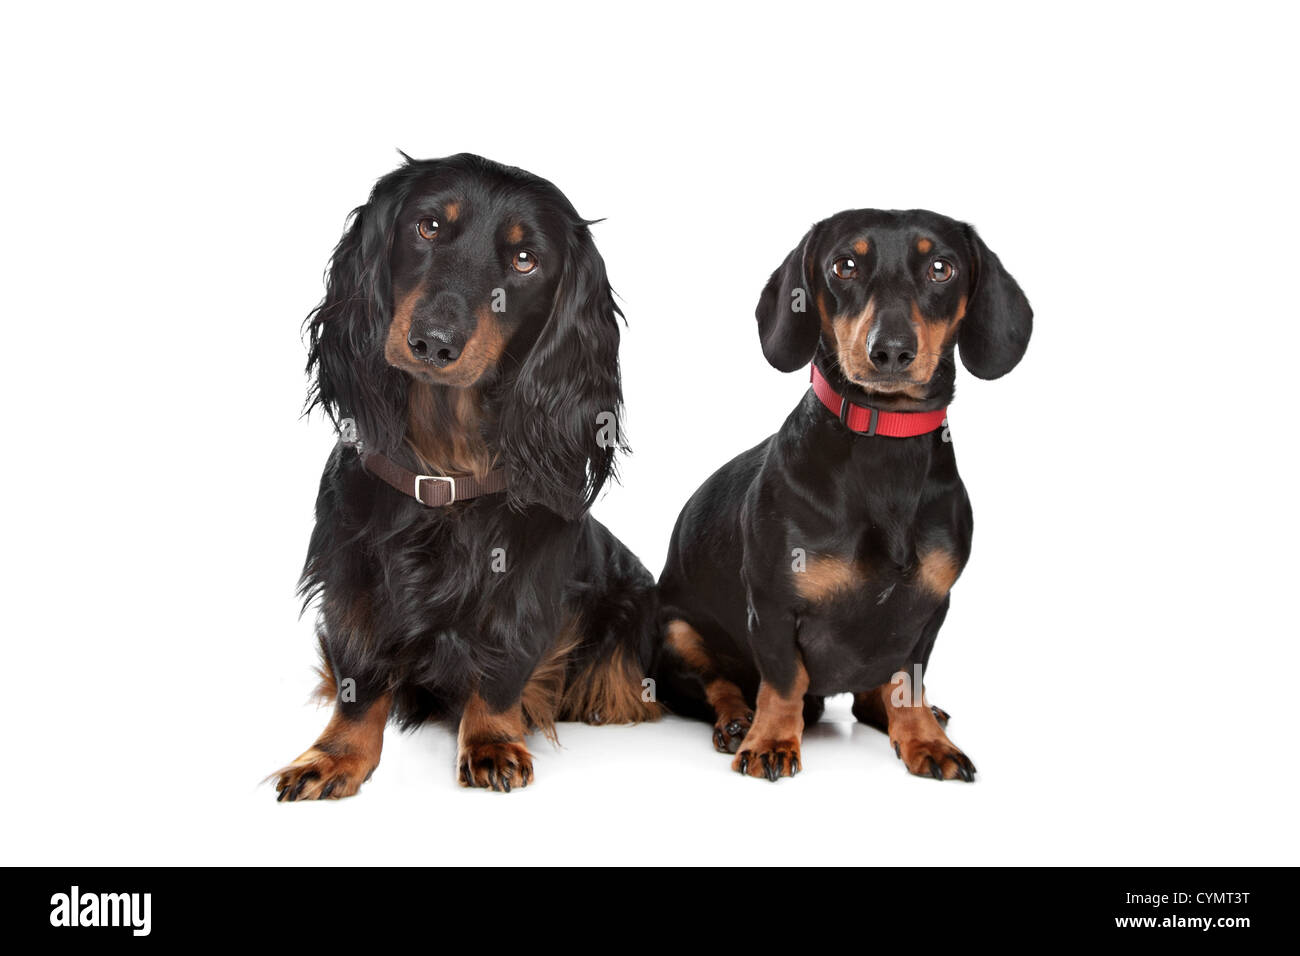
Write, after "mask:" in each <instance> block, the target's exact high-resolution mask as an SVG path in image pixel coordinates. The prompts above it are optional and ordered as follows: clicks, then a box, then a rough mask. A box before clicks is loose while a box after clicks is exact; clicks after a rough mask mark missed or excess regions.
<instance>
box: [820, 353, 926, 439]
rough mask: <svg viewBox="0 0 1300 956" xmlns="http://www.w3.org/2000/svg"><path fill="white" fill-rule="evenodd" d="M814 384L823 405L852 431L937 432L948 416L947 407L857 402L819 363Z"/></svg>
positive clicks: (906, 435) (894, 435) (895, 435)
mask: <svg viewBox="0 0 1300 956" xmlns="http://www.w3.org/2000/svg"><path fill="white" fill-rule="evenodd" d="M812 387H813V391H814V392H816V393H817V397H818V398H820V399H821V400H822V404H823V405H825V406H826V407H827V408H828V409H830V411H831V413H832V414H835V415H838V416H839V419H840V421H841V422H843V423H844V425H845V427H846V428H848V429H849V431H853V432H857V433H858V434H859V435H884V436H887V437H889V438H913V437H915V436H917V435H927V434H929V433H930V432H932V431H937V430H938V429H940V428H942V427H943V423H944V422H945V421H946V420H947V418H948V409H946V408H940V409H938V410H937V411H933V412H882V411H881V410H880V409H878V408H869V407H868V406H866V405H855V404H854V403H853V402H850V401H849V400H848V399H847V398H843V397H842V396H841V395H840V393H839V392H837V391H835V387H834V386H833V385H831V383H830V382H828V381H826V376H825V375H823V374H822V371H821V369H819V368H818V367H817V366H816V364H814V365H813V367H812Z"/></svg>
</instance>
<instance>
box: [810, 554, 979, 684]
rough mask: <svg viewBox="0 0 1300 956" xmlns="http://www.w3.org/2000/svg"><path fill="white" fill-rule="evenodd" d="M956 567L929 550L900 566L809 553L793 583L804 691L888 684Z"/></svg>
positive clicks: (935, 608) (919, 637) (914, 646)
mask: <svg viewBox="0 0 1300 956" xmlns="http://www.w3.org/2000/svg"><path fill="white" fill-rule="evenodd" d="M960 570H961V566H960V563H959V562H958V559H957V557H956V556H955V555H954V554H953V553H952V551H951V550H949V549H945V548H938V547H936V548H931V549H929V550H926V551H923V552H922V553H920V554H918V555H917V556H916V558H915V559H914V560H913V561H911V562H910V563H909V564H908V565H907V566H905V567H899V566H897V565H894V564H885V563H883V562H878V563H872V562H869V561H864V560H860V559H848V558H842V557H835V556H833V555H827V554H812V555H809V556H808V558H807V564H806V567H805V569H804V570H803V571H802V572H798V571H795V572H794V573H795V574H796V575H798V574H803V575H806V577H804V578H802V579H799V578H796V582H795V587H796V590H797V592H798V593H799V594H800V596H801V597H802V598H803V602H804V603H803V611H802V613H801V615H800V623H799V648H800V651H801V653H802V654H803V659H804V666H805V667H806V668H807V669H808V674H809V678H810V680H811V687H810V688H809V690H810V692H811V693H814V694H835V693H843V692H846V691H864V690H869V689H871V688H872V687H876V686H878V685H880V684H883V683H887V682H888V681H889V680H890V679H891V677H892V676H893V674H894V673H895V672H896V671H898V670H899V669H901V668H903V667H905V666H906V665H907V664H908V662H909V658H910V657H911V656H912V655H913V654H914V653H915V652H916V651H917V649H918V645H919V644H920V643H921V641H922V637H923V635H924V633H925V630H926V625H927V624H929V623H930V621H931V620H932V619H933V617H934V616H935V613H936V612H937V611H938V609H939V607H940V605H941V604H942V603H943V601H944V599H945V598H946V597H947V594H948V590H949V589H950V588H951V586H952V582H953V581H954V580H955V579H956V577H957V574H958V573H960Z"/></svg>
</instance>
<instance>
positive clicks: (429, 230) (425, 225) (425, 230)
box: [416, 216, 438, 239]
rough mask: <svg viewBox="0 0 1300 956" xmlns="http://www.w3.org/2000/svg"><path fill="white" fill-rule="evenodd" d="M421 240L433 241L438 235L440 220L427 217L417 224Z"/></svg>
mask: <svg viewBox="0 0 1300 956" xmlns="http://www.w3.org/2000/svg"><path fill="white" fill-rule="evenodd" d="M416 229H418V230H419V231H420V238H421V239H433V238H434V237H435V236H437V235H438V220H436V219H434V218H432V217H429V216H426V217H425V218H423V219H421V220H420V221H419V222H418V223H417V224H416Z"/></svg>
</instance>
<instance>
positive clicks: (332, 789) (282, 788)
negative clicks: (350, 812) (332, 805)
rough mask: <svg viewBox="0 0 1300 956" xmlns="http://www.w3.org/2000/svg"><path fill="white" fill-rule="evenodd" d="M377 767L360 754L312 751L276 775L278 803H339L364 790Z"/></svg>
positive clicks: (376, 764)
mask: <svg viewBox="0 0 1300 956" xmlns="http://www.w3.org/2000/svg"><path fill="white" fill-rule="evenodd" d="M376 766H378V763H377V761H373V760H371V759H369V758H367V757H364V756H362V755H360V754H355V753H350V752H344V753H339V754H330V753H326V752H325V751H323V750H318V749H317V748H315V747H313V748H311V749H310V750H308V751H307V752H306V753H304V754H303V755H302V756H300V757H299V758H298V759H297V760H295V761H294V762H293V763H291V764H289V765H288V766H287V767H283V768H281V769H280V770H278V771H276V772H275V773H273V774H272V775H271V776H272V777H275V778H276V782H275V789H276V793H277V794H278V796H277V797H276V799H277V800H289V801H294V800H337V799H339V798H340V797H350V796H352V795H353V794H355V793H356V792H357V791H358V790H360V789H361V785H362V784H363V783H365V782H366V781H367V780H369V779H370V775H371V774H373V773H374V772H375V767H376Z"/></svg>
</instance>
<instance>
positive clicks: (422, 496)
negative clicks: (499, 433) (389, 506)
mask: <svg viewBox="0 0 1300 956" xmlns="http://www.w3.org/2000/svg"><path fill="white" fill-rule="evenodd" d="M361 465H362V467H363V468H365V469H366V471H368V472H370V473H371V474H372V475H374V476H375V477H376V478H379V479H380V480H382V481H384V482H385V483H387V484H389V485H391V486H392V487H394V488H396V489H397V490H398V491H400V492H402V493H403V494H405V495H409V496H410V497H412V498H414V499H415V500H416V501H418V502H420V503H421V504H424V505H428V506H429V507H430V508H441V507H443V506H444V505H449V504H451V503H452V502H455V501H465V500H466V499H468V498H478V497H480V496H482V495H491V494H496V493H497V492H500V491H505V490H506V471H505V469H504V468H495V469H493V470H492V471H489V472H488V473H487V474H486V475H483V476H482V477H481V478H480V477H476V476H475V475H419V474H416V473H415V472H413V471H410V470H408V469H406V468H403V467H402V466H401V465H399V464H397V463H396V462H395V461H393V460H392V459H391V458H389V457H388V456H386V455H381V454H380V453H379V452H377V451H364V450H363V451H362V452H361Z"/></svg>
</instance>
